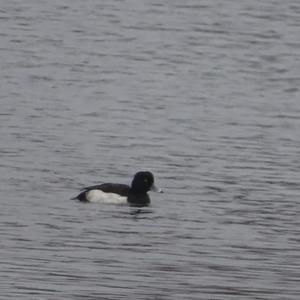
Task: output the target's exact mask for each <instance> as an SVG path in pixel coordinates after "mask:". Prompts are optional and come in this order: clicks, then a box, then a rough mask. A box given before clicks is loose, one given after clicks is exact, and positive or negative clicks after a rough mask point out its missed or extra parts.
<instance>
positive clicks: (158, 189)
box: [150, 184, 164, 193]
mask: <svg viewBox="0 0 300 300" xmlns="http://www.w3.org/2000/svg"><path fill="white" fill-rule="evenodd" d="M150 191H152V192H156V193H163V192H164V191H163V190H162V189H161V188H159V187H157V186H155V185H154V184H153V185H152V186H151V189H150Z"/></svg>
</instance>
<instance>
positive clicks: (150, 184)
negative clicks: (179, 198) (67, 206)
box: [72, 171, 163, 207]
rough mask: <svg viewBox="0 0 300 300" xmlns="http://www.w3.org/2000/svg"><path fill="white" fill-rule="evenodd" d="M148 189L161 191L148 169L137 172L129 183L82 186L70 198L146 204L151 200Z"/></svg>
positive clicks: (141, 205) (87, 200) (136, 204)
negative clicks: (77, 192)
mask: <svg viewBox="0 0 300 300" xmlns="http://www.w3.org/2000/svg"><path fill="white" fill-rule="evenodd" d="M149 191H154V192H158V193H163V191H162V189H160V188H158V187H156V186H155V184H154V176H153V174H152V173H151V172H149V171H140V172H137V173H136V174H135V175H134V177H133V180H132V182H131V185H130V186H129V185H126V184H121V183H103V184H100V185H93V186H88V187H84V188H82V189H81V192H80V193H79V194H78V195H77V196H76V197H74V198H72V199H77V200H79V201H81V202H100V203H112V204H125V203H128V204H130V205H131V206H138V207H143V206H148V205H149V204H150V202H151V200H150V197H149V195H148V192H149Z"/></svg>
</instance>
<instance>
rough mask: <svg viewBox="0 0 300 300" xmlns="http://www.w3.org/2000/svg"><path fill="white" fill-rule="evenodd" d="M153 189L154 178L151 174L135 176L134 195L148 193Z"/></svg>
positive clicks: (139, 173) (146, 172)
mask: <svg viewBox="0 0 300 300" xmlns="http://www.w3.org/2000/svg"><path fill="white" fill-rule="evenodd" d="M152 189H155V186H154V177H153V174H152V173H151V172H148V171H143V172H138V173H136V174H135V175H134V178H133V180H132V182H131V191H132V192H133V193H141V194H142V193H147V192H148V191H150V190H152Z"/></svg>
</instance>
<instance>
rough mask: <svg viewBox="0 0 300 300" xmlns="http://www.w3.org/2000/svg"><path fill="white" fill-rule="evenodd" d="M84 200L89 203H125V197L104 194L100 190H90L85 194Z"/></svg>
mask: <svg viewBox="0 0 300 300" xmlns="http://www.w3.org/2000/svg"><path fill="white" fill-rule="evenodd" d="M86 198H87V200H88V201H89V202H101V203H112V204H122V203H126V202H127V197H124V196H120V195H118V194H114V193H104V192H103V191H101V190H91V191H89V192H87V193H86Z"/></svg>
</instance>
